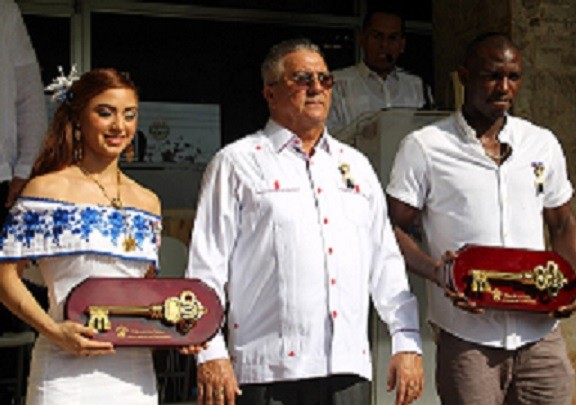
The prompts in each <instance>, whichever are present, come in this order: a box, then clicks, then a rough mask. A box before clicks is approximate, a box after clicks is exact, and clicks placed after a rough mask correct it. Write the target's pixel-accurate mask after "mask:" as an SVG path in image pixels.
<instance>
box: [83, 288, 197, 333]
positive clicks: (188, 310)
mask: <svg viewBox="0 0 576 405" xmlns="http://www.w3.org/2000/svg"><path fill="white" fill-rule="evenodd" d="M85 313H86V314H87V315H88V316H89V319H88V326H89V327H91V328H94V329H97V330H98V331H99V332H105V331H108V330H110V329H111V327H112V325H111V322H110V318H109V317H110V316H111V315H117V316H118V315H124V316H146V317H149V318H151V319H160V320H162V321H163V322H165V323H167V324H169V325H176V330H177V331H178V332H179V333H180V334H182V335H185V334H187V333H188V332H189V331H190V330H191V329H192V328H194V326H195V325H196V322H197V321H198V320H199V319H200V318H202V317H203V316H204V315H205V314H207V313H208V309H207V308H206V307H204V306H203V305H202V303H201V302H200V301H198V299H197V298H196V295H195V294H194V293H193V292H192V291H188V290H184V291H182V293H181V294H180V297H169V298H167V299H166V300H165V301H164V303H162V304H153V305H149V306H129V305H91V306H88V307H87V308H86V311H85Z"/></svg>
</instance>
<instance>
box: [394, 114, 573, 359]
mask: <svg viewBox="0 0 576 405" xmlns="http://www.w3.org/2000/svg"><path fill="white" fill-rule="evenodd" d="M499 140H500V141H501V142H506V143H508V144H509V145H510V146H511V147H512V154H511V156H510V157H508V159H506V160H505V161H504V162H503V163H502V165H500V166H498V165H497V164H496V163H494V162H493V161H492V160H491V159H490V158H489V157H488V156H487V155H486V154H485V153H484V149H483V148H482V145H481V144H480V142H479V141H478V139H477V138H476V133H475V131H474V130H473V129H472V128H471V127H470V126H469V125H468V124H467V122H466V121H465V119H464V117H463V116H462V114H461V112H457V113H455V114H454V115H452V116H451V117H449V118H447V119H444V120H442V121H440V122H438V123H436V124H434V125H431V126H427V127H425V128H423V129H421V130H419V131H416V132H414V133H411V134H410V135H408V136H407V137H406V138H405V139H404V141H403V143H402V145H401V147H400V150H399V151H398V154H397V156H396V160H395V163H394V167H393V169H392V173H391V180H390V184H389V185H388V187H387V189H386V191H387V193H388V194H390V195H391V196H393V197H395V198H397V199H399V200H401V201H403V202H405V203H406V204H408V205H410V206H412V207H416V208H419V209H421V210H422V221H423V226H424V229H425V232H426V235H427V241H428V246H429V248H430V253H431V255H432V257H434V258H440V257H441V255H442V254H443V253H444V252H445V251H447V250H452V251H456V250H457V249H459V248H460V247H462V246H463V245H464V244H467V243H471V244H479V245H489V246H504V247H514V248H525V249H534V250H544V249H545V244H544V234H543V226H544V222H543V216H542V211H543V209H544V208H554V207H558V206H560V205H562V204H564V203H566V202H567V201H569V199H570V198H571V196H572V186H571V184H570V182H569V181H568V178H567V172H566V161H565V158H564V155H563V152H562V149H561V147H560V144H559V143H558V141H557V139H556V138H555V136H554V135H553V134H552V133H551V132H550V131H548V130H546V129H543V128H540V127H538V126H536V125H533V124H531V123H529V122H527V121H525V120H522V119H520V118H515V117H510V116H508V117H507V121H506V125H505V126H504V128H503V129H502V131H501V132H500V134H499ZM537 166H540V167H542V168H543V169H544V174H543V178H542V179H543V187H542V188H540V187H539V181H538V176H537V174H536V173H535V167H537ZM430 286H431V288H430V290H429V291H430V295H429V317H430V320H431V321H432V322H434V323H436V324H437V325H439V326H440V327H442V328H443V329H445V330H447V331H448V332H450V333H452V334H454V335H456V336H459V337H461V338H463V339H465V340H468V341H472V342H476V343H481V344H485V345H488V346H494V347H504V348H506V349H515V348H518V347H520V346H522V345H524V344H526V343H528V342H533V341H536V340H539V339H541V338H542V337H543V336H545V335H546V334H547V333H548V332H550V331H551V330H552V329H553V328H554V327H555V326H556V323H557V322H556V321H555V320H554V319H551V318H549V317H548V316H547V315H546V314H530V313H523V312H512V311H503V310H487V311H486V313H485V314H484V315H475V314H470V313H467V312H465V311H462V310H460V309H458V308H456V307H454V305H452V303H451V302H450V300H449V299H448V298H446V297H445V296H444V293H443V292H442V291H441V289H440V288H438V287H436V286H434V285H432V284H430Z"/></svg>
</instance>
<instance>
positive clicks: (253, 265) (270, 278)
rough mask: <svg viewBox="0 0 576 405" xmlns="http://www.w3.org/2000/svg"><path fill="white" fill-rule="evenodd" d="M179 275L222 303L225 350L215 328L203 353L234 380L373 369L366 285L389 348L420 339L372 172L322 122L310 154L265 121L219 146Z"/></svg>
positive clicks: (412, 346)
mask: <svg viewBox="0 0 576 405" xmlns="http://www.w3.org/2000/svg"><path fill="white" fill-rule="evenodd" d="M345 164H346V165H348V168H349V171H348V172H347V171H346V169H345V168H344V167H343V165H345ZM342 171H344V174H343V173H342ZM187 276H188V277H197V278H200V279H202V280H204V281H205V282H206V283H207V284H209V285H210V286H212V287H213V288H214V289H215V290H216V291H217V293H218V294H219V296H220V298H221V300H222V301H223V302H225V301H226V302H228V304H229V313H228V318H227V322H228V323H227V325H228V331H229V341H228V346H229V352H228V350H227V349H226V348H225V346H224V343H223V337H222V336H221V335H218V336H216V337H215V338H214V339H213V340H212V341H211V342H210V346H209V347H208V349H207V350H204V351H202V352H201V353H200V355H199V362H204V361H207V360H209V359H215V358H226V357H228V354H229V355H230V358H231V359H232V362H233V365H234V368H235V371H236V374H237V377H238V380H239V382H240V383H258V382H266V381H279V380H290V379H300V378H311V377H320V376H327V375H329V374H334V373H354V374H357V375H360V376H362V377H365V378H371V362H370V348H369V343H368V337H367V328H368V312H369V311H368V309H369V297H370V295H371V296H372V300H373V302H374V304H375V307H376V309H377V310H378V313H379V314H380V316H381V318H382V319H383V320H384V321H385V322H387V324H388V326H389V329H390V332H391V334H392V347H393V351H394V352H399V351H414V352H420V350H421V349H420V347H421V344H420V337H419V332H418V314H417V305H416V304H417V303H416V300H415V298H414V296H413V295H412V294H411V293H410V292H409V288H408V282H407V277H406V273H405V265H404V261H403V259H402V256H401V254H400V252H399V249H398V246H397V244H396V240H395V237H394V234H393V232H392V230H391V226H390V223H389V220H388V217H387V209H386V205H385V199H384V194H383V191H382V189H381V186H380V184H379V182H378V179H377V177H376V175H375V173H374V171H373V170H372V168H371V166H370V164H369V163H368V160H367V159H366V158H364V156H362V155H361V154H360V153H359V152H358V151H356V150H354V149H352V148H350V147H348V146H346V145H344V144H342V143H340V142H338V141H336V140H334V139H333V138H332V137H330V136H329V135H328V134H327V133H324V134H323V137H322V139H321V140H320V142H319V144H318V145H317V146H316V148H315V153H314V154H313V156H312V157H308V156H307V155H306V154H304V153H303V152H302V151H301V149H300V140H299V138H298V137H297V136H296V135H295V134H294V133H292V132H290V131H288V130H287V129H285V128H283V127H281V126H279V125H278V124H276V123H275V122H273V121H270V122H269V123H268V124H267V126H266V127H265V129H264V130H263V131H259V132H257V133H255V134H253V135H250V136H248V137H245V138H243V139H241V140H239V141H237V142H235V143H233V144H232V145H229V146H227V147H225V148H224V149H222V150H221V151H220V152H219V153H217V155H216V156H215V157H214V159H213V160H212V162H211V163H210V164H209V166H208V168H207V170H206V173H205V175H204V179H203V184H202V191H201V194H200V199H199V204H198V209H197V213H196V220H195V224H194V230H193V233H192V241H191V248H190V260H189V267H188V270H187Z"/></svg>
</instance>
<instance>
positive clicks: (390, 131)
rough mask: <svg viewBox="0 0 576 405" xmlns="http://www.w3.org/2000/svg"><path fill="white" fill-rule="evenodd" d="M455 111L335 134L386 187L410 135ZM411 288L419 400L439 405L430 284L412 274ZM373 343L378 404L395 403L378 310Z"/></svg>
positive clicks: (390, 114) (395, 113)
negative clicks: (421, 385) (418, 344)
mask: <svg viewBox="0 0 576 405" xmlns="http://www.w3.org/2000/svg"><path fill="white" fill-rule="evenodd" d="M450 114H451V111H415V110H409V109H390V110H383V111H379V112H377V113H371V114H364V115H362V116H360V117H358V118H357V119H356V120H354V121H353V122H352V123H351V124H350V125H349V126H348V127H347V128H345V129H344V130H343V131H340V132H339V133H337V134H335V137H337V138H339V139H341V140H342V141H344V142H346V143H349V144H351V145H353V146H355V147H356V148H357V149H359V150H360V151H361V152H362V153H364V154H365V155H366V156H367V157H368V159H369V160H370V162H371V163H372V166H373V167H374V170H375V171H376V173H377V174H378V178H379V179H380V183H381V184H382V188H383V189H385V188H386V185H387V184H388V181H389V176H390V170H391V169H392V165H393V164H394V157H395V156H396V151H397V150H398V147H399V146H400V143H401V142H402V139H404V137H405V136H406V135H407V134H409V133H410V132H412V131H414V130H416V129H419V128H422V127H423V126H426V125H428V124H431V123H433V122H436V121H439V120H441V119H443V118H445V117H446V116H448V115H450ZM409 280H410V287H411V289H412V292H413V293H414V294H415V295H416V297H417V298H418V306H419V310H420V332H421V335H422V344H423V350H424V355H423V361H424V368H425V373H426V376H425V384H426V386H425V390H424V393H423V394H422V397H421V398H420V399H419V400H418V401H416V404H421V405H438V404H440V400H439V399H438V396H437V394H436V388H435V378H434V372H435V359H436V346H435V344H434V342H433V340H432V335H431V331H430V327H429V326H428V324H427V322H426V315H427V306H428V305H427V294H426V283H425V282H424V281H423V280H422V278H420V277H418V276H415V275H412V274H411V273H409ZM370 326H371V336H370V338H371V343H372V360H373V363H374V365H373V373H374V379H373V383H372V385H373V390H372V393H373V395H372V403H373V404H374V405H384V404H393V403H394V399H395V395H396V394H395V392H392V393H388V392H386V382H387V378H388V363H389V360H390V354H391V342H390V334H389V333H388V328H387V327H386V325H385V324H384V323H383V322H381V321H380V318H379V317H378V315H377V314H376V311H372V319H371V325H370Z"/></svg>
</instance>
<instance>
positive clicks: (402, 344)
mask: <svg viewBox="0 0 576 405" xmlns="http://www.w3.org/2000/svg"><path fill="white" fill-rule="evenodd" d="M400 352H412V353H418V354H422V340H421V339H420V331H418V330H416V329H399V330H397V331H395V332H394V333H393V334H392V354H396V353H400Z"/></svg>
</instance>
